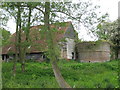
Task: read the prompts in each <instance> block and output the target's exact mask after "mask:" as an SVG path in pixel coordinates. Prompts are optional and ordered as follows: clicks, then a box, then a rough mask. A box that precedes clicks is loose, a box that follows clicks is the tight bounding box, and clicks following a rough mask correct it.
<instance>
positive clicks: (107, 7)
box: [7, 0, 120, 41]
mask: <svg viewBox="0 0 120 90" xmlns="http://www.w3.org/2000/svg"><path fill="white" fill-rule="evenodd" d="M75 1H77V0H74V2H75ZM84 1H85V0H84ZM86 1H88V0H86ZM91 1H92V2H93V4H95V5H100V9H99V10H100V11H101V12H102V14H105V13H106V12H107V13H108V14H109V19H110V20H111V21H114V20H116V19H117V18H118V2H119V1H120V0H91ZM15 26H16V25H15V22H14V20H12V19H10V20H9V22H8V23H7V27H9V28H8V30H9V31H10V32H11V33H14V32H15ZM79 38H81V39H83V40H87V41H89V40H94V38H91V37H90V36H89V35H87V31H86V30H85V29H82V30H80V33H79Z"/></svg>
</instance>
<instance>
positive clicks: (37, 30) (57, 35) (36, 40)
mask: <svg viewBox="0 0 120 90" xmlns="http://www.w3.org/2000/svg"><path fill="white" fill-rule="evenodd" d="M70 24H71V22H62V23H59V24H51V25H50V27H51V28H52V29H56V30H57V31H55V32H54V34H52V35H54V43H56V42H59V41H60V40H61V39H62V38H64V34H65V32H66V30H67V29H68V27H69V25H70ZM42 27H43V25H38V26H31V28H30V33H29V36H30V41H31V43H30V44H29V47H28V49H27V53H37V52H44V51H46V50H47V48H48V45H47V43H46V41H47V40H46V38H45V34H46V33H44V32H43V31H42ZM41 33H42V34H41ZM15 36H16V33H14V34H13V35H12V36H11V38H10V40H9V41H10V42H11V43H10V44H8V45H6V46H4V47H3V48H2V54H8V53H15ZM21 38H22V42H24V41H25V33H24V32H22V37H21Z"/></svg>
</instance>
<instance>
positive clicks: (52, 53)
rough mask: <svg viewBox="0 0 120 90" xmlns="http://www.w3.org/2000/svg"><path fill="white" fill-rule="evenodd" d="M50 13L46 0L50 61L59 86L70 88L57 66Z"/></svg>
mask: <svg viewBox="0 0 120 90" xmlns="http://www.w3.org/2000/svg"><path fill="white" fill-rule="evenodd" d="M49 15H50V2H45V13H44V22H45V28H46V30H48V32H46V33H48V35H47V40H49V43H48V49H49V56H50V62H51V64H52V68H53V71H54V74H55V78H56V80H57V82H58V84H59V86H60V87H61V88H70V86H69V85H68V84H67V82H66V81H65V80H64V78H63V77H62V75H61V72H60V70H59V68H58V66H57V58H56V54H55V48H54V43H53V39H52V33H51V31H50V26H49Z"/></svg>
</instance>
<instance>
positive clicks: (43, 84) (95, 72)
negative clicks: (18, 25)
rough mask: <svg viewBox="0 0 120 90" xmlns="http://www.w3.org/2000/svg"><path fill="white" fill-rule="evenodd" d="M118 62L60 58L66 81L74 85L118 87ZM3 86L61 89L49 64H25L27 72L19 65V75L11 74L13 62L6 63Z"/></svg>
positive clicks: (60, 65) (3, 69)
mask: <svg viewBox="0 0 120 90" xmlns="http://www.w3.org/2000/svg"><path fill="white" fill-rule="evenodd" d="M117 63H118V61H116V60H114V61H110V62H105V63H79V62H76V61H65V60H64V61H63V60H62V61H59V62H58V64H59V67H60V69H61V72H62V75H63V77H64V78H65V80H66V81H67V82H68V83H69V84H70V86H71V87H73V88H116V87H118V80H117V74H118V73H117V71H118V64H117ZM2 65H3V68H2V72H3V73H2V79H3V88H59V86H58V84H57V82H56V80H55V78H54V73H53V71H52V68H51V65H50V64H49V63H45V62H43V63H38V62H29V63H26V72H24V73H22V72H21V68H20V64H17V75H16V77H13V75H12V65H13V63H10V62H9V63H5V62H4V63H3V64H2Z"/></svg>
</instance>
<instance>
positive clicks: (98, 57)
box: [76, 42, 110, 62]
mask: <svg viewBox="0 0 120 90" xmlns="http://www.w3.org/2000/svg"><path fill="white" fill-rule="evenodd" d="M76 60H79V61H81V62H105V61H109V60H110V44H109V43H108V42H81V43H78V44H76Z"/></svg>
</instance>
